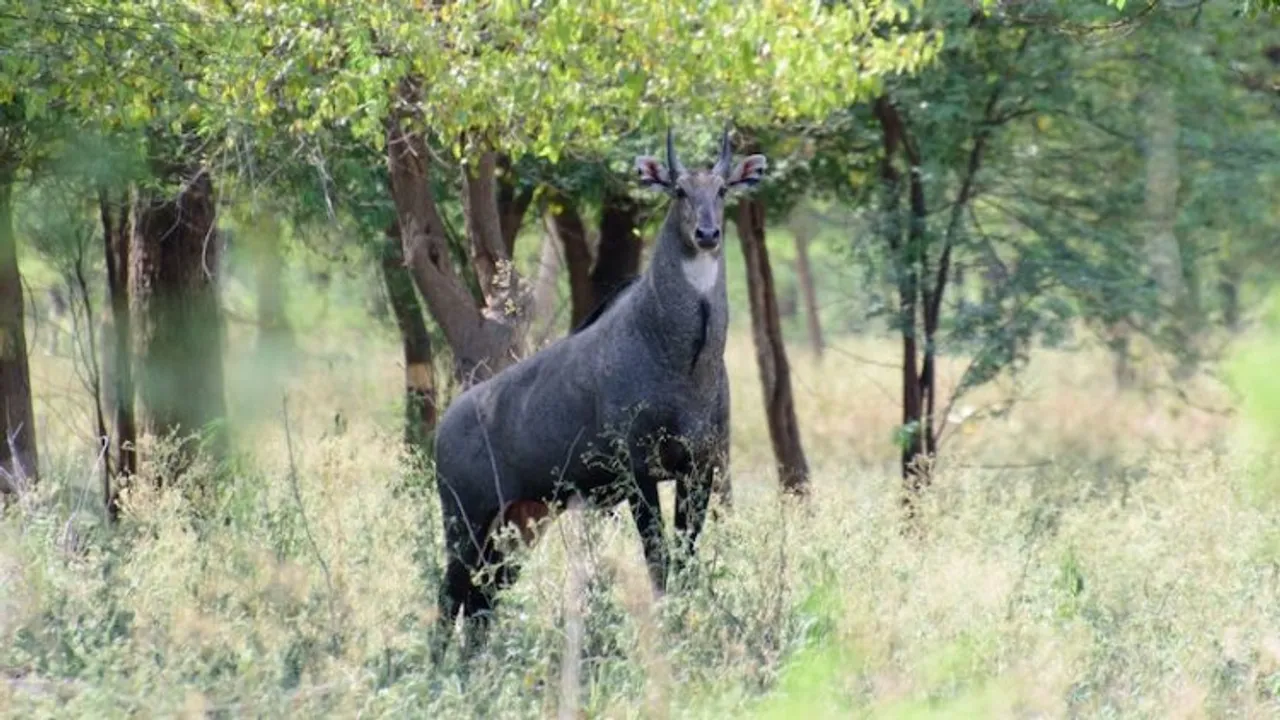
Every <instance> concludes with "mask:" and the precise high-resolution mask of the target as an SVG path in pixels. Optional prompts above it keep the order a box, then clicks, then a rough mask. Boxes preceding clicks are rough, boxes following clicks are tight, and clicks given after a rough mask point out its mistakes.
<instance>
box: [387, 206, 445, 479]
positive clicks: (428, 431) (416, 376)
mask: <svg viewBox="0 0 1280 720" xmlns="http://www.w3.org/2000/svg"><path fill="white" fill-rule="evenodd" d="M382 280H383V282H384V283H385V284H386V287H387V297H388V298H389V300H390V303H391V311H392V312H393V313H394V314H395V317H396V327H397V328H399V330H400V346H401V349H402V350H403V353H404V415H405V417H404V421H405V422H404V442H405V445H406V446H408V447H409V448H410V449H412V450H415V451H417V452H420V453H422V454H423V455H425V456H430V454H431V450H432V444H431V443H432V437H433V436H434V435H435V430H436V419H437V413H438V409H437V404H436V403H437V393H436V382H435V373H434V366H433V365H432V361H431V335H430V334H428V333H427V325H426V323H425V322H424V321H423V317H422V305H421V304H420V303H419V302H418V294H417V292H416V291H415V290H414V288H413V277H412V276H411V275H410V274H409V270H408V268H406V267H405V265H404V251H403V249H402V246H401V243H400V230H399V227H398V226H396V225H395V224H392V226H391V227H389V228H388V229H387V242H386V243H384V245H383V251H382Z"/></svg>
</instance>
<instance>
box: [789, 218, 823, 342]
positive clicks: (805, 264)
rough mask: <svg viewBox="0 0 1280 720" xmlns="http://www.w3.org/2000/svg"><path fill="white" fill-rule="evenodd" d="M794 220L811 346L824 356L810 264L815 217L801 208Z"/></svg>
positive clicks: (816, 293) (797, 263) (816, 294)
mask: <svg viewBox="0 0 1280 720" xmlns="http://www.w3.org/2000/svg"><path fill="white" fill-rule="evenodd" d="M797 215H798V217H797V218H796V220H795V221H793V222H792V233H793V234H794V235H795V240H796V283H797V284H798V285H799V286H800V295H801V298H802V299H803V300H804V315H805V323H806V326H807V327H808V329H809V347H811V348H812V349H813V354H814V356H816V357H822V351H823V349H824V348H825V345H826V343H825V341H824V340H823V338H822V318H821V317H820V316H819V314H818V291H817V289H816V288H815V287H814V282H813V268H812V266H811V265H810V264H809V241H810V239H811V238H812V237H813V230H814V228H813V218H812V217H811V216H810V215H808V213H807V211H806V210H804V209H801V210H800V211H799V213H797Z"/></svg>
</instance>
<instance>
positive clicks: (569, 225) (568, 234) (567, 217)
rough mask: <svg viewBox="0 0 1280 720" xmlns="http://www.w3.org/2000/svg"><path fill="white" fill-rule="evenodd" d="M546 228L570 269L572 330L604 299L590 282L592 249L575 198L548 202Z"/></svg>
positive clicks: (552, 198) (559, 197)
mask: <svg viewBox="0 0 1280 720" xmlns="http://www.w3.org/2000/svg"><path fill="white" fill-rule="evenodd" d="M547 215H548V222H547V227H548V228H550V230H551V232H552V234H554V235H555V237H556V240H557V241H558V242H559V243H560V247H561V248H563V250H564V262H565V265H566V266H567V267H568V269H569V299H570V307H571V312H570V318H569V324H570V326H571V327H577V326H578V323H580V322H582V321H583V320H584V319H585V318H586V317H587V316H588V315H590V314H591V311H592V310H594V309H595V307H596V305H597V304H598V303H599V302H600V300H601V299H602V298H603V296H601V295H599V294H597V293H596V292H595V289H594V286H593V285H592V282H591V247H590V244H589V243H588V241H587V227H586V224H584V223H583V222H582V215H581V214H580V213H579V212H578V208H577V205H575V204H574V201H573V199H572V198H570V197H568V196H566V195H563V194H561V193H555V194H553V195H551V196H550V197H549V198H548V201H547Z"/></svg>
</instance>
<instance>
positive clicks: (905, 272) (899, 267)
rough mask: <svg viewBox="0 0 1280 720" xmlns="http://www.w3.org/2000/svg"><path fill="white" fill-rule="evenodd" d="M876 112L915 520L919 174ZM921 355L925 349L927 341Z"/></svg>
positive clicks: (924, 436)
mask: <svg viewBox="0 0 1280 720" xmlns="http://www.w3.org/2000/svg"><path fill="white" fill-rule="evenodd" d="M875 112H876V117H877V119H878V120H879V122H880V128H881V133H882V139H883V144H884V153H883V156H882V157H881V160H880V182H881V192H882V206H881V233H882V234H883V236H884V238H885V242H886V243H887V244H888V245H889V249H890V252H891V255H892V257H893V258H894V262H895V270H896V275H897V278H896V279H897V285H898V323H899V328H898V331H899V333H900V334H901V336H902V426H901V430H900V436H899V438H898V440H899V443H900V445H901V447H902V460H901V463H902V465H901V468H902V481H903V486H904V489H905V492H904V493H903V507H904V510H905V511H906V516H907V518H908V520H910V519H912V518H914V516H915V503H916V499H917V498H918V496H919V495H920V493H921V492H922V491H923V490H924V489H925V488H926V487H927V486H928V484H929V475H928V472H929V468H928V464H929V459H930V457H931V446H932V441H933V427H932V417H931V416H930V415H929V414H928V413H927V412H926V399H925V392H926V390H927V389H929V388H931V387H932V384H933V364H932V362H931V359H930V358H926V360H925V363H924V367H923V368H921V366H920V360H919V355H920V347H919V337H920V336H919V334H918V333H919V312H920V299H921V285H920V284H921V281H922V275H925V274H926V273H924V272H922V270H923V267H924V260H925V250H926V247H925V235H924V222H925V218H926V213H925V206H924V201H925V198H924V188H923V186H922V185H921V184H920V183H921V181H920V172H918V170H919V166H920V162H919V158H918V157H917V156H916V154H915V151H914V149H913V148H912V147H911V146H910V145H909V143H908V139H907V135H906V128H905V126H904V123H903V120H902V116H901V115H900V114H899V113H898V110H897V108H895V107H894V105H893V102H892V101H891V100H890V99H889V98H888V97H887V96H881V97H880V98H879V99H877V101H876V104H875ZM899 153H902V154H905V155H906V156H907V162H908V164H909V165H910V169H911V171H910V172H909V173H908V180H909V187H910V215H909V217H908V222H907V230H906V233H905V236H904V233H903V227H902V174H901V173H900V172H899V171H898V168H897V167H896V166H895V164H894V162H895V159H896V158H897V157H898V155H899ZM925 350H926V351H929V350H930V348H929V343H928V342H927V341H926V343H925ZM922 370H923V372H922ZM928 404H929V405H932V402H929V403H928Z"/></svg>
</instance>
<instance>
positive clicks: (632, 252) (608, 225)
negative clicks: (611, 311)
mask: <svg viewBox="0 0 1280 720" xmlns="http://www.w3.org/2000/svg"><path fill="white" fill-rule="evenodd" d="M643 254H644V240H643V239H642V238H641V237H640V205H639V204H638V203H637V202H636V201H635V200H633V199H631V197H630V196H629V195H627V194H625V193H622V192H619V191H606V192H605V195H604V201H603V204H602V205H601V208H600V242H599V244H598V246H597V248H596V264H595V267H593V268H592V269H591V287H592V288H594V289H595V297H596V302H600V301H601V300H603V299H604V298H607V297H609V295H610V294H611V293H613V292H614V291H615V290H617V289H618V288H619V287H621V286H622V285H623V284H624V283H626V281H628V280H630V279H631V278H633V277H635V276H636V275H639V274H640V260H641V258H642V257H643ZM588 312H589V311H588Z"/></svg>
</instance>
